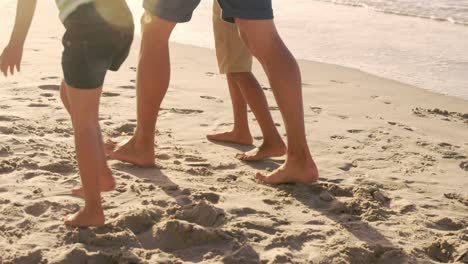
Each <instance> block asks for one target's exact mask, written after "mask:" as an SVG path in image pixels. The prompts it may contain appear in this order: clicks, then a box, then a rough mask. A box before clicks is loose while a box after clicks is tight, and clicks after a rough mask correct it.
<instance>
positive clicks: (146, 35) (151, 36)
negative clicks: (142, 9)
mask: <svg viewBox="0 0 468 264" xmlns="http://www.w3.org/2000/svg"><path fill="white" fill-rule="evenodd" d="M176 25H177V23H176V22H172V21H169V20H165V19H162V18H160V17H157V16H152V15H150V14H148V13H145V14H143V16H142V18H141V30H142V35H143V42H147V41H149V42H168V41H169V38H170V36H171V34H172V30H174V28H175V26H176Z"/></svg>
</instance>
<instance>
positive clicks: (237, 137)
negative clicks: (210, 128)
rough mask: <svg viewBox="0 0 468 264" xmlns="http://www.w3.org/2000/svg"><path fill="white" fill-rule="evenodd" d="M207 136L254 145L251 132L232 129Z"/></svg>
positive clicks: (212, 138)
mask: <svg viewBox="0 0 468 264" xmlns="http://www.w3.org/2000/svg"><path fill="white" fill-rule="evenodd" d="M206 138H207V139H209V140H213V141H221V142H229V143H236V144H241V145H252V143H253V138H252V135H250V132H248V133H239V132H236V131H230V132H224V133H217V134H210V135H207V136H206Z"/></svg>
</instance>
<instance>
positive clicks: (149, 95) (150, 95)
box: [107, 14, 177, 166]
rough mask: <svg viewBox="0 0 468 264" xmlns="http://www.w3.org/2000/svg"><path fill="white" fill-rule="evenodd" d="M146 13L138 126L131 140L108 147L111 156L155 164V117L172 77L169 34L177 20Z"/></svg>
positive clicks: (141, 51) (138, 102) (139, 84)
mask: <svg viewBox="0 0 468 264" xmlns="http://www.w3.org/2000/svg"><path fill="white" fill-rule="evenodd" d="M144 16H145V17H144V18H143V19H142V30H143V36H142V41H141V50H140V59H139V63H138V71H137V84H136V86H137V120H138V121H137V128H136V131H135V135H134V136H133V137H132V138H131V139H130V140H128V141H127V142H123V143H121V144H114V143H112V142H109V143H108V144H107V145H108V146H107V149H108V155H109V157H110V158H112V159H116V160H121V161H125V162H130V163H133V164H136V165H139V166H153V165H154V162H155V161H154V159H155V154H154V134H155V130H156V127H155V126H156V119H157V116H158V113H159V109H160V107H161V102H162V100H163V99H164V96H165V95H166V92H167V89H168V87H169V79H170V58H169V37H170V35H171V32H172V30H173V29H174V27H175V26H176V24H177V23H175V22H171V21H168V20H164V19H161V18H159V17H157V16H150V15H148V14H145V15H144Z"/></svg>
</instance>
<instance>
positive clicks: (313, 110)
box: [309, 106, 322, 115]
mask: <svg viewBox="0 0 468 264" xmlns="http://www.w3.org/2000/svg"><path fill="white" fill-rule="evenodd" d="M309 108H310V110H312V112H314V113H315V114H316V115H319V114H320V113H322V108H321V107H315V106H310V107H309Z"/></svg>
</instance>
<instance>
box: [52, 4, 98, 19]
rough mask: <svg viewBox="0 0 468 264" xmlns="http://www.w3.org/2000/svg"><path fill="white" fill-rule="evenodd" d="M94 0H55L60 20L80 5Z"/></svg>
mask: <svg viewBox="0 0 468 264" xmlns="http://www.w3.org/2000/svg"><path fill="white" fill-rule="evenodd" d="M93 1H94V0H55V3H57V7H58V9H59V11H60V20H62V22H63V21H65V19H67V17H68V16H69V15H70V14H71V13H73V12H74V11H75V10H76V9H77V8H78V7H79V6H80V5H82V4H87V3H91V2H93Z"/></svg>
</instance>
